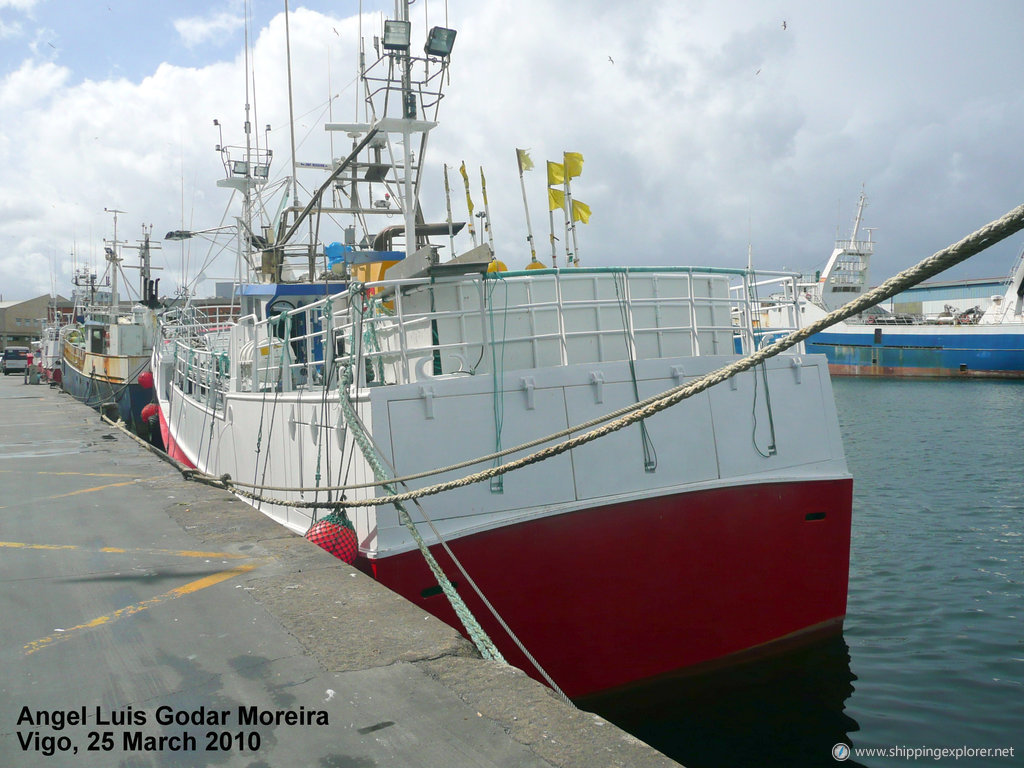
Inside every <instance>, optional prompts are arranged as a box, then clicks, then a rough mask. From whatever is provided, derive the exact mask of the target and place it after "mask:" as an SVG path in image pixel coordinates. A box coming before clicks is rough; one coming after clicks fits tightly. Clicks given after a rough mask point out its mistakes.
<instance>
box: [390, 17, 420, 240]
mask: <svg viewBox="0 0 1024 768" xmlns="http://www.w3.org/2000/svg"><path fill="white" fill-rule="evenodd" d="M395 16H396V17H397V18H398V20H400V21H403V22H405V23H406V24H409V4H408V3H407V2H406V0H395ZM399 65H400V66H401V68H402V154H403V155H404V160H405V162H404V167H403V174H404V176H405V178H404V179H403V181H404V186H405V189H404V192H403V195H402V197H403V201H402V202H403V205H404V207H405V255H406V257H409V256H412V254H413V251H415V250H416V205H415V204H414V200H413V195H412V121H413V120H415V119H416V94H414V93H413V92H412V56H411V55H410V54H409V50H408V49H406V50H405V51H402V52H401V53H400V56H399Z"/></svg>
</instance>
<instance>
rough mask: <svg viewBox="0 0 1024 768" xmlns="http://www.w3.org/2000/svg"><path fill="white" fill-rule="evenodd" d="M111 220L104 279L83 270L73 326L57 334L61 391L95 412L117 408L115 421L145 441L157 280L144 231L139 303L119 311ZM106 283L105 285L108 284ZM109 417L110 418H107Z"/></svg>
mask: <svg viewBox="0 0 1024 768" xmlns="http://www.w3.org/2000/svg"><path fill="white" fill-rule="evenodd" d="M110 213H112V214H113V215H114V239H113V240H112V241H108V242H107V244H106V247H105V255H106V260H107V265H108V266H107V276H108V277H107V279H104V280H101V281H97V279H96V275H95V273H93V272H91V271H89V270H83V271H81V272H80V273H79V274H77V275H76V276H75V286H76V289H77V290H76V297H75V310H74V321H73V322H72V323H71V324H68V325H65V326H64V327H63V328H62V329H61V331H60V337H59V338H60V343H61V356H62V359H63V380H62V386H63V387H64V389H65V390H66V391H67V392H69V393H70V394H71V395H73V396H74V397H75V398H77V399H78V400H81V401H82V402H84V403H85V404H86V405H90V406H92V407H93V408H96V409H98V410H106V409H108V408H109V409H110V410H111V411H113V410H114V409H115V408H116V412H117V414H116V415H117V416H118V418H120V419H121V420H122V421H124V422H125V424H127V425H128V426H129V427H131V428H132V429H133V430H135V431H136V432H138V433H140V434H142V435H146V434H148V432H147V429H148V427H147V425H146V423H145V420H144V419H143V418H142V409H143V408H144V407H145V406H146V405H147V404H148V403H150V402H151V401H152V399H153V391H152V387H153V379H152V374H151V373H150V361H151V358H152V352H153V342H154V340H155V339H156V337H157V334H158V330H159V326H158V323H157V319H156V310H157V308H158V307H159V302H158V300H157V284H158V282H159V281H158V280H152V279H151V278H150V274H151V270H152V266H151V264H150V257H151V250H152V248H153V247H154V246H152V245H151V244H150V230H149V229H146V228H144V230H143V240H142V241H141V242H140V243H139V245H138V246H125V247H135V248H137V249H138V251H139V274H140V277H139V294H138V296H139V301H138V302H137V303H135V304H134V305H132V306H130V308H128V309H126V308H124V307H122V305H121V302H120V298H119V295H118V275H119V273H120V271H121V269H122V268H123V267H122V266H121V262H122V257H121V249H122V246H123V245H124V244H123V243H122V242H121V241H120V240H118V237H117V216H118V214H120V213H123V212H122V211H114V210H111V211H110ZM108 281H109V282H108ZM108 285H109V289H110V290H109V300H108V301H106V302H103V303H99V302H97V288H98V287H101V286H102V287H107V286H108ZM111 415H112V414H111Z"/></svg>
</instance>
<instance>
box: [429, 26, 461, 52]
mask: <svg viewBox="0 0 1024 768" xmlns="http://www.w3.org/2000/svg"><path fill="white" fill-rule="evenodd" d="M453 45H455V30H454V29H447V28H445V27H434V28H433V29H431V30H430V33H429V34H428V35H427V44H426V45H424V46H423V52H424V53H425V54H427V56H440V57H441V58H446V57H448V56H451V54H452V46H453Z"/></svg>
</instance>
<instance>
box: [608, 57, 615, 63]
mask: <svg viewBox="0 0 1024 768" xmlns="http://www.w3.org/2000/svg"><path fill="white" fill-rule="evenodd" d="M608 61H610V62H611V63H612V64H614V63H615V59H613V58H612V57H611V56H609V57H608Z"/></svg>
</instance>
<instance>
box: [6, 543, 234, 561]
mask: <svg viewBox="0 0 1024 768" xmlns="http://www.w3.org/2000/svg"><path fill="white" fill-rule="evenodd" d="M0 547H6V548H8V549H74V550H78V551H81V552H106V553H109V554H114V555H171V556H173V557H207V558H210V557H212V558H218V557H219V558H221V559H224V560H244V559H246V558H247V557H250V556H249V555H236V554H232V553H231V552H202V551H199V550H192V549H124V548H122V547H100V548H99V549H89V548H86V547H80V546H78V545H77V544H26V543H24V542H21V541H0Z"/></svg>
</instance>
